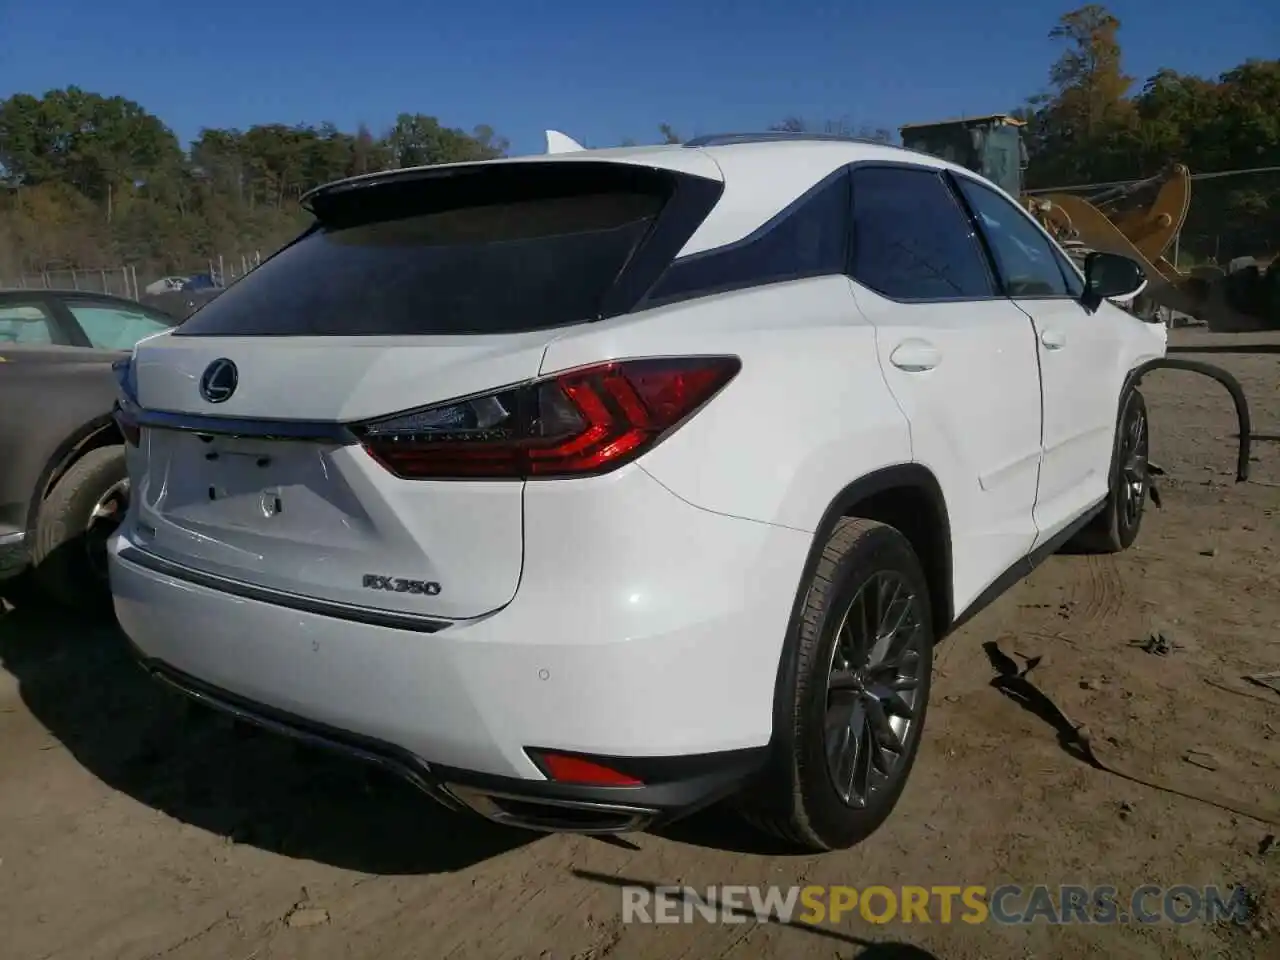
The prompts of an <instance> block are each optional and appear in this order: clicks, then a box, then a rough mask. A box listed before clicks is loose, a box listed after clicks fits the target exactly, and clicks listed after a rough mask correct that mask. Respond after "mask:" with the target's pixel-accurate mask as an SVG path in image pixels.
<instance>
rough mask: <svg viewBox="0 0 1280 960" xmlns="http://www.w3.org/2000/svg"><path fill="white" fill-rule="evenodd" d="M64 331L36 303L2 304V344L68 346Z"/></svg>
mask: <svg viewBox="0 0 1280 960" xmlns="http://www.w3.org/2000/svg"><path fill="white" fill-rule="evenodd" d="M66 342H67V341H66V339H65V338H64V337H63V336H62V331H61V330H59V329H58V327H57V325H56V324H55V323H54V322H53V317H52V316H50V314H49V311H48V310H46V309H45V308H44V306H42V305H40V304H36V303H23V304H0V344H6V343H34V344H63V345H65V344H66Z"/></svg>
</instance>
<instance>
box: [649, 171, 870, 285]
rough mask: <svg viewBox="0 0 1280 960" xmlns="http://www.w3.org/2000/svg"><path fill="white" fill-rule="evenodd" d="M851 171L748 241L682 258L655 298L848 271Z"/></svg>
mask: <svg viewBox="0 0 1280 960" xmlns="http://www.w3.org/2000/svg"><path fill="white" fill-rule="evenodd" d="M848 211H849V177H848V174H847V173H841V174H840V175H839V176H837V177H835V178H833V179H831V180H829V181H827V182H825V183H823V184H821V185H820V186H819V187H818V188H817V189H815V190H814V191H813V192H811V193H810V194H809V195H808V196H806V197H803V198H802V199H801V200H800V201H799V202H798V203H796V204H795V205H794V206H792V207H791V208H790V209H788V210H784V211H783V212H782V213H781V214H779V215H778V216H776V217H774V218H773V219H772V220H771V221H770V222H769V223H767V224H765V225H764V226H763V227H761V228H760V229H759V230H757V231H755V233H753V234H752V235H751V236H749V237H747V239H746V240H744V241H741V242H739V243H735V244H732V245H730V246H727V247H723V248H720V249H715V250H709V251H707V252H706V253H697V254H693V255H692V256H689V257H685V258H682V259H680V260H677V261H676V262H675V263H673V264H672V265H671V267H670V268H669V269H668V270H667V272H666V274H665V275H664V276H663V278H662V279H661V280H660V281H659V282H658V284H657V286H655V287H654V289H653V290H652V292H651V293H650V294H649V296H650V299H652V300H667V299H674V298H682V297H691V296H704V295H707V294H712V293H717V292H721V291H725V290H733V289H741V288H743V287H752V286H758V285H760V284H764V283H778V282H781V281H784V280H797V279H799V278H801V277H817V276H823V275H827V274H837V273H843V272H844V263H845V243H846V239H847V237H848V223H849V214H848Z"/></svg>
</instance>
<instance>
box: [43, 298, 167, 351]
mask: <svg viewBox="0 0 1280 960" xmlns="http://www.w3.org/2000/svg"><path fill="white" fill-rule="evenodd" d="M67 309H68V310H70V311H71V315H72V316H74V317H75V318H76V323H78V324H80V329H81V330H83V331H84V335H85V336H86V337H87V338H88V340H89V343H91V344H92V345H93V346H95V347H97V348H98V349H99V350H130V349H132V348H133V345H134V344H136V343H137V342H138V341H139V340H141V339H142V338H143V337H149V336H151V335H152V334H155V333H160V332H162V331H164V330H168V329H169V328H170V327H172V326H173V323H172V322H164V321H161V320H159V319H157V318H156V317H155V316H153V315H152V314H149V313H144V312H143V311H142V310H134V309H130V308H128V307H118V306H114V305H112V306H106V305H104V304H94V303H75V302H69V303H67Z"/></svg>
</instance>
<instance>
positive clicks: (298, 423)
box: [123, 404, 358, 446]
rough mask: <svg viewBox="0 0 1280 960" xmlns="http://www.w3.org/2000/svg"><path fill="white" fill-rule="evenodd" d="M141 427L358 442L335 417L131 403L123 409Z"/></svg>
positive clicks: (261, 438)
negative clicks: (248, 414)
mask: <svg viewBox="0 0 1280 960" xmlns="http://www.w3.org/2000/svg"><path fill="white" fill-rule="evenodd" d="M123 412H124V413H125V414H127V416H128V418H129V419H130V420H131V421H132V422H133V423H135V424H136V425H138V426H140V427H147V428H148V429H151V430H177V431H180V432H183V433H199V434H205V435H208V436H218V437H238V438H242V439H253V440H311V441H320V442H323V443H335V444H339V445H342V446H346V445H349V444H353V443H356V442H358V441H357V440H356V436H355V434H353V433H352V432H351V430H350V429H349V428H348V427H347V426H346V424H342V423H337V422H335V421H332V420H260V419H251V418H241V417H211V416H206V415H204V414H197V413H169V412H168V411H165V410H147V409H144V408H142V407H138V406H134V405H132V404H130V405H129V406H128V407H127V408H124V409H123Z"/></svg>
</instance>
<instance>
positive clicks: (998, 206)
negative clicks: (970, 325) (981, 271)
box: [956, 177, 1070, 297]
mask: <svg viewBox="0 0 1280 960" xmlns="http://www.w3.org/2000/svg"><path fill="white" fill-rule="evenodd" d="M956 181H957V182H958V184H959V186H960V192H961V193H962V194H964V198H965V200H966V201H967V202H968V204H969V206H970V208H971V209H972V210H973V213H974V216H975V217H976V218H977V220H978V223H979V225H980V226H981V228H982V233H983V235H984V236H985V237H986V239H987V244H988V245H989V246H990V247H991V253H992V256H993V257H994V258H995V261H996V269H997V270H998V271H999V273H1000V278H1001V280H1002V281H1003V282H1004V289H1005V292H1006V293H1007V294H1008V295H1009V296H1011V297H1066V296H1070V291H1069V290H1068V288H1067V281H1066V278H1065V277H1064V276H1063V274H1062V269H1061V268H1060V267H1059V265H1058V259H1057V257H1056V256H1055V255H1054V251H1053V245H1052V244H1051V243H1050V242H1049V238H1048V237H1046V236H1045V235H1044V233H1043V232H1041V231H1040V229H1039V228H1038V227H1037V226H1036V225H1035V222H1034V221H1032V220H1031V218H1030V217H1028V216H1027V215H1026V214H1025V213H1023V212H1022V211H1021V210H1019V209H1018V208H1017V207H1016V206H1015V205H1014V204H1012V203H1010V202H1009V201H1008V200H1006V199H1005V198H1004V197H1002V196H1000V194H998V193H996V192H995V191H994V190H992V189H990V188H988V187H984V186H982V185H981V184H979V183H977V182H976V181H974V180H972V179H970V178H969V177H956Z"/></svg>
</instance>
